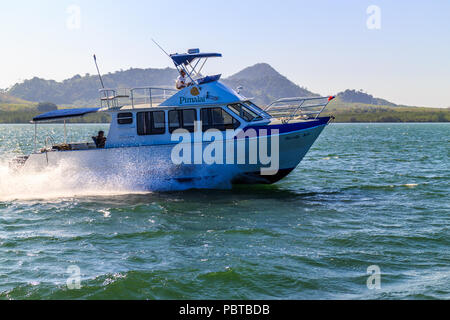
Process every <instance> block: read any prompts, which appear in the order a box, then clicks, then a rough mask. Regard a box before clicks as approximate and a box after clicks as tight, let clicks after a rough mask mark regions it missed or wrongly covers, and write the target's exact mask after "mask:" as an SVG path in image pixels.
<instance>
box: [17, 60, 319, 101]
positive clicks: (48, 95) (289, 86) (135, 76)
mask: <svg viewBox="0 0 450 320" xmlns="http://www.w3.org/2000/svg"><path fill="white" fill-rule="evenodd" d="M176 78H177V71H176V70H175V69H171V68H166V69H129V70H126V71H117V72H114V73H109V74H106V75H104V76H103V81H104V83H105V86H106V87H108V88H118V87H125V88H129V87H142V86H169V87H172V86H174V83H175V79H176ZM223 82H224V83H226V84H227V85H229V86H230V87H232V88H234V89H235V88H237V87H238V86H242V87H243V90H242V91H241V93H242V94H243V95H245V96H247V97H251V98H254V100H255V102H256V103H259V104H263V105H264V104H268V103H270V102H271V101H273V100H275V99H277V98H282V97H296V96H314V94H313V93H311V92H310V91H308V90H306V89H304V88H301V87H299V86H297V85H296V84H294V83H292V82H291V81H289V80H288V79H287V78H286V77H284V76H282V75H281V74H279V73H278V72H277V71H276V70H275V69H273V68H272V67H271V66H270V65H268V64H266V63H260V64H256V65H254V66H252V67H248V68H246V69H244V70H242V71H240V72H238V73H236V74H235V75H233V76H231V77H229V78H227V79H223ZM99 88H100V81H99V79H98V77H97V76H94V75H89V74H87V75H85V76H80V75H76V76H74V77H72V78H70V79H67V80H64V81H62V82H57V81H54V80H45V79H41V78H37V77H35V78H33V79H30V80H25V81H24V82H22V83H18V84H16V85H14V86H13V87H12V88H11V89H10V90H9V91H8V94H9V95H10V96H14V97H19V98H21V99H25V100H29V101H35V102H42V101H51V102H53V103H56V104H59V105H61V104H62V105H77V106H83V105H95V104H97V103H98V98H99V94H98V89H99Z"/></svg>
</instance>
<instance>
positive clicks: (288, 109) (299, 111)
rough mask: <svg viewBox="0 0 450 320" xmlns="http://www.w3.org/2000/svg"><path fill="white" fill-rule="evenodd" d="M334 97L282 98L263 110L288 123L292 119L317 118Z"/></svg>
mask: <svg viewBox="0 0 450 320" xmlns="http://www.w3.org/2000/svg"><path fill="white" fill-rule="evenodd" d="M333 99H334V97H306V98H303V97H294V98H282V99H278V100H275V101H274V102H272V103H271V104H269V105H268V106H267V107H266V109H265V110H264V111H265V112H267V113H268V114H270V115H271V116H272V117H274V118H277V119H280V120H281V121H282V122H283V123H288V122H289V121H291V120H294V119H317V118H318V117H319V116H320V114H321V113H322V112H323V110H325V108H326V107H327V105H328V104H329V103H330V101H331V100H333Z"/></svg>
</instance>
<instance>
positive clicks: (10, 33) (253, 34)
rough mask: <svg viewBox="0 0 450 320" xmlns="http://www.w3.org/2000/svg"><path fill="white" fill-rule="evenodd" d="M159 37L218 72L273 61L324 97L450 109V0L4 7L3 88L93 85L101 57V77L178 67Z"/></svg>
mask: <svg viewBox="0 0 450 320" xmlns="http://www.w3.org/2000/svg"><path fill="white" fill-rule="evenodd" d="M371 5H375V6H377V7H378V8H379V9H380V12H381V15H380V18H381V19H377V17H378V16H377V14H376V12H377V11H370V10H369V11H370V14H368V13H367V10H368V8H369V6H371ZM368 20H369V27H370V28H369V27H368ZM378 27H379V28H378ZM152 37H154V38H155V39H157V40H158V41H159V42H160V43H161V45H163V46H164V47H165V48H166V49H167V51H169V52H170V53H173V52H185V51H186V49H188V48H195V47H198V48H201V49H202V51H213V52H221V53H223V59H216V60H215V61H214V62H212V61H211V62H212V63H210V65H209V68H208V71H210V72H211V73H223V74H224V76H228V75H231V74H233V73H235V72H237V71H239V70H241V69H243V68H244V67H247V66H250V65H253V64H255V63H258V62H267V63H269V64H271V65H272V66H273V67H274V68H275V69H277V70H278V71H279V72H280V73H282V74H283V75H285V76H287V77H288V78H289V79H291V80H292V81H294V82H295V83H297V84H299V85H301V86H305V87H307V88H308V89H309V90H311V91H313V92H317V93H321V94H324V95H328V94H334V93H337V92H339V91H342V90H344V89H348V88H351V89H364V90H365V91H366V92H368V93H371V94H373V95H374V96H376V97H382V98H386V99H388V100H391V101H393V102H395V103H401V104H409V105H424V106H433V107H447V106H450V1H449V0H434V1H411V0H409V1H400V0H396V1H394V0H391V1H376V0H372V1H364V0H348V1H346V0H342V1H336V0H329V1H320V0H319V1H313V0H310V1H299V0H297V1H282V0H278V1H271V0H267V1H261V0H260V1H248V0H240V1H230V0H227V1H223V0H222V1H214V0H209V1H161V0H160V1H148V0H145V1H144V0H140V1H137V0H136V1H132V0H128V1H120V0H116V1H113V0H95V1H92V0H91V1H87V0H86V1H85V0H78V1H76V0H74V1H61V0H39V1H36V0H29V1H25V0H23V1H21V0H15V1H2V2H1V4H0V39H1V43H2V46H1V49H0V88H6V87H8V86H10V85H12V84H14V83H16V82H19V81H22V80H24V79H29V78H31V77H34V76H38V77H43V78H46V79H55V80H63V79H66V78H70V77H72V76H73V75H75V74H81V75H83V74H85V73H91V74H94V73H95V72H96V70H95V66H94V64H93V61H92V54H93V53H96V54H97V56H98V59H99V63H100V68H101V71H102V72H103V73H106V72H113V71H116V70H120V69H128V68H130V67H137V68H148V67H153V68H164V67H168V66H170V67H173V65H172V64H171V62H170V61H169V60H168V58H167V57H166V56H164V55H163V54H162V53H161V51H160V50H159V49H158V48H157V47H156V46H155V45H154V44H153V43H152V41H151V38H152Z"/></svg>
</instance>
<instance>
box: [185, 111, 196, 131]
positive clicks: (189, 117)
mask: <svg viewBox="0 0 450 320" xmlns="http://www.w3.org/2000/svg"><path fill="white" fill-rule="evenodd" d="M195 120H197V111H196V110H194V109H187V110H183V128H184V129H186V130H188V131H189V132H194V122H195Z"/></svg>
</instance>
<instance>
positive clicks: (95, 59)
mask: <svg viewBox="0 0 450 320" xmlns="http://www.w3.org/2000/svg"><path fill="white" fill-rule="evenodd" d="M94 62H95V66H96V67H97V73H98V77H99V78H100V83H101V84H102V88H103V89H105V85H104V84H103V79H102V75H101V74H100V70H99V69H98V64H97V57H96V56H95V54H94Z"/></svg>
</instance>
